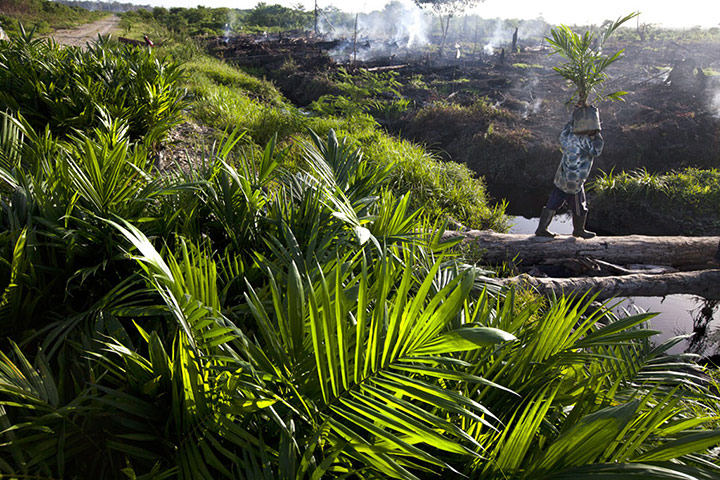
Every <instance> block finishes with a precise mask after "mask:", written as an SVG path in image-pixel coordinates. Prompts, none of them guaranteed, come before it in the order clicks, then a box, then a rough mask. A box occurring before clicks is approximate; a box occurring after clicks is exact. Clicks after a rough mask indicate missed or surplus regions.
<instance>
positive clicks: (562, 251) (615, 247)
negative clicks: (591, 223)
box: [446, 230, 720, 300]
mask: <svg viewBox="0 0 720 480" xmlns="http://www.w3.org/2000/svg"><path fill="white" fill-rule="evenodd" d="M454 235H462V236H463V237H464V240H463V241H464V242H471V243H473V244H474V246H475V248H478V249H480V250H482V251H483V256H482V258H483V261H484V262H485V263H488V264H500V263H503V262H510V261H514V262H516V263H517V262H520V264H521V265H522V266H523V267H524V268H526V269H527V268H529V267H532V266H542V265H553V264H559V263H563V262H564V263H568V264H570V263H582V262H584V263H587V264H594V266H595V267H596V269H597V270H602V271H605V272H610V273H612V274H611V275H606V276H595V275H597V273H594V275H593V276H578V277H572V278H543V277H536V276H532V275H527V274H523V275H519V276H517V277H512V278H508V279H502V280H501V281H502V282H503V283H504V284H506V285H518V284H524V285H530V286H532V287H534V288H536V289H537V290H538V291H539V292H540V293H542V294H545V295H548V294H556V295H561V294H571V293H573V294H584V293H585V292H588V291H590V292H593V293H597V294H598V299H599V300H602V299H607V298H611V297H630V296H666V295H673V294H681V293H686V294H693V295H699V296H702V297H705V298H707V299H720V265H719V264H718V262H717V260H715V255H716V252H717V251H718V240H719V239H718V237H678V236H673V237H650V236H643V235H630V236H623V237H595V238H592V239H589V240H583V239H578V238H575V237H572V236H566V235H561V236H558V237H555V238H545V237H536V236H535V235H525V234H502V233H495V232H493V231H485V230H483V231H480V230H472V231H469V232H463V233H457V232H447V233H446V236H447V237H452V236H454ZM621 265H625V266H629V267H623V266H621ZM642 265H652V266H654V267H653V268H647V269H645V268H642ZM598 266H599V267H598ZM663 266H664V267H663ZM677 270H684V271H677ZM643 271H647V272H652V273H639V272H643ZM618 274H620V275H618Z"/></svg>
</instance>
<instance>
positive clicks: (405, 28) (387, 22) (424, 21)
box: [323, 2, 431, 62]
mask: <svg viewBox="0 0 720 480" xmlns="http://www.w3.org/2000/svg"><path fill="white" fill-rule="evenodd" d="M430 21H431V18H430V17H429V16H428V15H427V14H426V13H425V12H424V11H423V10H422V9H420V8H419V7H418V6H417V5H415V4H413V3H399V2H393V3H392V4H390V5H389V6H388V7H386V8H385V9H384V10H381V11H374V12H371V13H368V14H360V15H358V17H357V28H355V25H354V24H353V25H344V26H337V25H335V26H333V27H332V28H329V27H328V26H327V25H323V26H324V32H323V33H324V34H325V36H326V37H330V38H335V39H339V40H341V43H340V44H339V45H338V47H337V48H335V49H334V50H332V51H330V52H329V54H330V56H332V57H333V58H334V59H335V60H336V61H339V62H346V61H351V60H353V59H355V60H357V61H362V62H365V61H371V60H375V59H381V58H389V57H396V56H398V57H399V56H403V55H406V54H409V53H411V52H412V51H417V50H419V49H421V48H422V47H423V46H425V45H427V44H428V42H429V39H428V30H429V22H430ZM324 23H326V24H327V22H324Z"/></svg>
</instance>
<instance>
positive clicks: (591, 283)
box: [503, 269, 720, 300]
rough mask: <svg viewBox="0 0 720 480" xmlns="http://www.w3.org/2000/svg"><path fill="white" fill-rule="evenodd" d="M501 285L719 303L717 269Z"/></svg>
mask: <svg viewBox="0 0 720 480" xmlns="http://www.w3.org/2000/svg"><path fill="white" fill-rule="evenodd" d="M503 284H504V285H507V286H511V285H525V286H532V287H534V288H535V289H536V290H537V291H538V292H539V293H540V294H542V295H548V296H549V295H556V296H558V297H559V296H560V295H571V294H574V295H583V294H585V293H586V292H590V293H592V294H596V295H597V300H607V299H608V298H613V297H636V296H638V297H665V296H667V295H676V294H681V293H684V294H693V295H698V296H700V297H703V298H706V299H708V300H720V270H717V269H713V270H693V271H690V272H674V273H661V274H656V275H651V274H643V273H635V274H630V275H621V276H608V277H573V278H538V277H533V276H530V275H518V276H516V277H512V278H508V279H504V280H503Z"/></svg>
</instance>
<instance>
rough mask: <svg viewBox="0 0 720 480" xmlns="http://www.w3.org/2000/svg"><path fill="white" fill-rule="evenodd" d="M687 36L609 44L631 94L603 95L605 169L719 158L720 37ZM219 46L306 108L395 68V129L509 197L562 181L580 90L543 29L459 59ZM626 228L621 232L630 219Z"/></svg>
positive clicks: (611, 85)
mask: <svg viewBox="0 0 720 480" xmlns="http://www.w3.org/2000/svg"><path fill="white" fill-rule="evenodd" d="M678 38H681V37H676V38H675V39H668V40H655V41H652V42H650V41H649V40H648V41H641V40H639V39H628V38H625V37H618V39H617V40H615V41H614V42H609V44H608V45H607V46H606V47H607V49H608V50H613V51H616V50H619V49H621V48H624V49H625V53H624V58H622V59H621V60H620V61H618V62H616V63H615V64H614V65H612V66H611V67H610V69H609V70H608V74H609V79H608V81H607V82H606V83H605V89H606V90H607V92H612V91H616V90H624V91H627V92H628V94H627V95H626V97H625V98H626V101H625V102H605V103H602V104H601V105H600V109H601V118H602V120H603V135H604V137H605V150H604V152H603V154H602V156H600V157H599V158H598V159H597V160H596V163H595V166H594V168H593V174H594V175H600V174H602V172H610V171H615V172H620V171H633V170H637V169H645V170H647V171H648V172H653V173H662V172H669V171H676V170H679V169H682V168H684V167H698V168H703V169H710V168H716V167H717V165H718V151H719V148H718V147H719V146H720V145H719V144H718V141H719V140H718V131H719V128H720V118H719V112H720V76H716V72H719V71H720V43H716V42H713V41H711V40H707V41H702V40H696V41H693V42H682V41H681V40H678ZM379 43H380V42H379ZM210 50H211V51H212V52H213V53H214V54H215V55H217V56H220V57H223V58H225V59H226V60H228V61H230V62H231V63H234V64H236V65H239V66H242V67H245V68H250V69H253V70H254V71H256V72H260V73H261V74H262V75H264V76H266V77H267V78H268V79H271V80H273V81H274V82H275V83H276V85H277V86H278V87H279V88H280V89H281V91H282V92H283V93H284V94H285V95H286V96H287V97H288V98H289V99H290V100H291V101H293V102H294V103H295V104H296V105H298V106H299V107H308V106H310V105H311V104H312V102H314V101H316V100H318V99H320V98H322V97H323V96H324V95H341V94H342V91H341V90H340V89H338V87H337V86H336V84H335V82H334V80H333V79H334V75H335V73H336V72H337V71H338V70H339V69H341V68H342V69H343V71H346V72H350V73H352V72H360V71H362V70H363V69H364V70H365V71H370V72H375V73H378V74H389V73H388V72H393V73H392V74H390V75H392V78H393V81H396V82H397V83H398V87H397V89H396V93H388V92H384V93H383V94H382V95H381V98H380V100H382V101H385V102H393V101H397V100H399V99H403V101H405V102H406V105H407V108H406V109H404V110H403V111H402V112H400V113H399V114H396V115H393V116H391V117H390V116H382V115H375V117H376V120H377V121H378V123H380V124H382V125H383V126H384V127H385V128H386V129H387V130H388V131H390V132H391V133H394V134H396V135H398V136H401V137H403V138H407V139H410V140H413V141H415V142H418V143H421V144H424V145H426V146H427V147H428V148H429V149H430V150H431V151H434V152H437V153H438V155H439V156H441V157H443V158H446V159H451V160H454V161H456V162H461V163H465V164H467V165H468V166H469V167H471V168H472V169H473V170H474V171H475V172H477V173H478V174H479V175H482V176H483V177H485V179H486V181H487V183H488V185H489V187H490V190H491V191H492V192H494V194H495V196H496V197H498V199H500V198H510V196H512V194H517V193H518V190H521V191H527V192H530V191H540V192H546V191H547V190H548V189H549V186H550V185H551V182H552V178H553V175H554V173H555V168H556V166H557V162H558V160H559V147H558V142H557V139H558V135H559V132H560V130H561V129H562V127H563V125H564V124H565V123H566V122H567V121H568V119H569V116H570V111H571V106H570V105H569V103H568V101H569V98H570V92H571V90H570V88H569V86H568V85H567V84H566V83H565V82H564V80H563V79H562V78H560V76H559V75H557V74H556V73H555V72H554V71H553V70H552V67H553V66H555V65H557V64H558V63H559V62H560V61H561V60H562V59H560V58H559V57H558V56H556V55H550V50H549V48H547V46H546V45H543V42H542V41H541V40H538V41H525V42H523V41H521V42H518V44H517V46H516V48H515V49H514V50H513V49H512V47H511V45H509V44H508V45H505V46H498V47H496V48H493V49H492V50H490V51H488V49H483V48H482V47H478V46H477V45H467V44H463V45H462V47H461V46H460V45H457V46H456V54H455V55H453V58H447V56H446V57H444V58H441V57H439V56H438V55H437V54H436V53H435V52H433V51H424V52H411V51H408V50H406V49H403V48H400V47H398V45H397V44H394V45H393V44H389V45H388V44H386V43H383V44H382V45H380V46H379V47H378V46H376V45H373V42H372V40H370V39H362V40H357V41H355V42H353V41H351V40H350V41H348V40H344V41H343V40H325V39H321V38H316V37H312V36H307V35H301V34H298V35H291V34H284V35H277V34H274V35H272V36H267V35H264V36H263V35H260V36H238V37H232V38H228V39H225V40H224V41H222V40H220V39H218V40H211V41H210ZM370 51H372V52H373V55H368V52H370ZM518 185H522V186H523V187H522V188H521V189H518V187H517V186H518ZM506 194H507V196H506ZM541 195H545V193H541ZM539 201H542V200H539ZM536 202H537V201H536V200H535V199H533V200H532V202H531V204H533V205H538V203H536ZM511 203H512V201H511ZM512 210H513V209H512V208H511V209H510V212H511V213H516V214H525V213H526V212H522V211H517V210H518V209H517V208H516V209H515V210H516V211H515V212H513V211H512ZM528 213H530V212H528ZM617 228H618V229H619V230H618V233H619V232H620V231H621V230H622V227H621V226H617ZM635 233H639V232H635ZM658 233H673V232H658Z"/></svg>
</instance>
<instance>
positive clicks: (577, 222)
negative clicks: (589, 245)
mask: <svg viewBox="0 0 720 480" xmlns="http://www.w3.org/2000/svg"><path fill="white" fill-rule="evenodd" d="M585 220H587V213H585V215H575V214H573V237H580V238H593V237H594V236H595V232H588V231H587V230H585Z"/></svg>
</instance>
